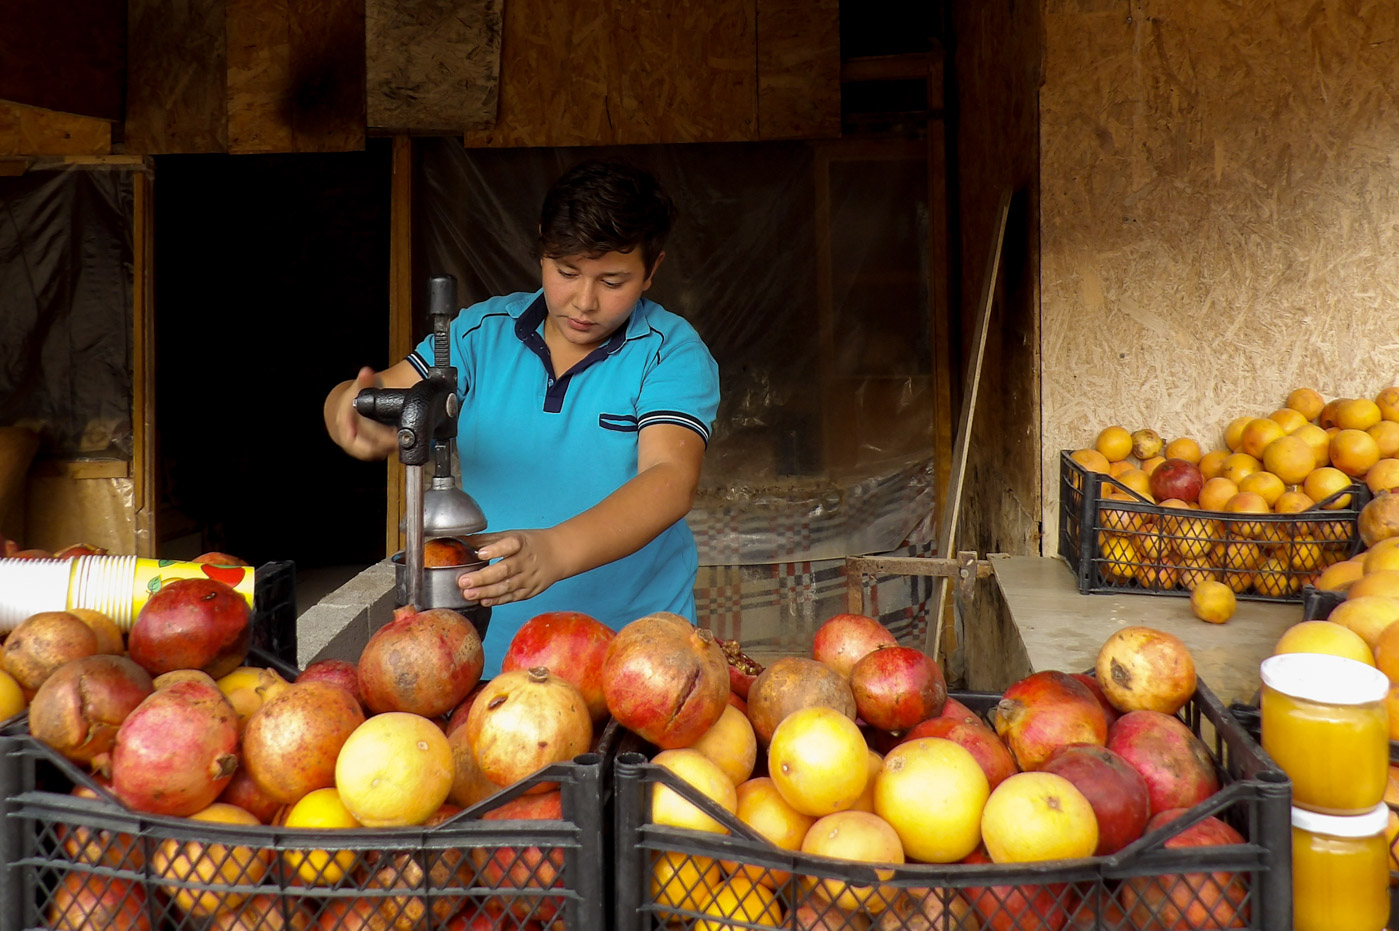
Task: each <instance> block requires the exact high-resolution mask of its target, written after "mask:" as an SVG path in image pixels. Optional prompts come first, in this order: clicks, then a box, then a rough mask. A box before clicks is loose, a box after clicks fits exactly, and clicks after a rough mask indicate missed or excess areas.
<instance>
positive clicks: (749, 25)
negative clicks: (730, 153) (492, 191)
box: [465, 0, 840, 146]
mask: <svg viewBox="0 0 1399 931" xmlns="http://www.w3.org/2000/svg"><path fill="white" fill-rule="evenodd" d="M838 18H839V8H838V4H837V2H836V0H815V2H808V3H803V4H801V5H797V4H796V3H795V0H677V2H673V3H669V4H618V3H614V2H611V0H574V2H570V3H562V2H560V0H510V2H508V3H506V5H505V34H504V37H503V39H502V46H501V88H500V114H499V118H498V119H497V121H496V123H495V125H494V126H493V127H491V128H489V129H486V130H481V131H473V132H467V133H466V137H465V142H466V144H467V145H468V146H527V145H528V146H569V145H606V144H632V143H667V142H732V141H747V140H754V139H778V138H793V137H818V136H823V135H837V134H838V133H839V126H840V124H839V120H840V48H839V28H838V27H839V22H838ZM778 23H780V24H781V25H780V27H779V26H778V25H776V24H778Z"/></svg>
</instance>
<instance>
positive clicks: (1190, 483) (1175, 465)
mask: <svg viewBox="0 0 1399 931" xmlns="http://www.w3.org/2000/svg"><path fill="white" fill-rule="evenodd" d="M1204 485H1205V477H1204V475H1203V474H1201V472H1200V467H1199V466H1197V465H1195V463H1193V462H1191V461H1190V460H1189V459H1167V460H1166V461H1165V462H1163V463H1161V464H1160V465H1158V466H1157V467H1156V468H1154V469H1152V470H1151V475H1150V476H1149V477H1148V478H1147V487H1148V488H1150V489H1151V496H1152V497H1153V498H1155V499H1156V500H1157V501H1165V500H1166V499H1167V498H1179V499H1180V500H1181V501H1184V502H1185V503H1186V504H1194V503H1195V502H1196V501H1197V500H1199V497H1200V489H1201V488H1203V487H1204Z"/></svg>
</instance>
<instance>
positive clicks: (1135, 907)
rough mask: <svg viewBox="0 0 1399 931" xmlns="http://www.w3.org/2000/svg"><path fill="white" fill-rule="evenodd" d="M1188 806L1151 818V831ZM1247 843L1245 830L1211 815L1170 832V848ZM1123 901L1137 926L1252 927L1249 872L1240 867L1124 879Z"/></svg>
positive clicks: (1181, 930) (1183, 929)
mask: <svg viewBox="0 0 1399 931" xmlns="http://www.w3.org/2000/svg"><path fill="white" fill-rule="evenodd" d="M1187 811H1188V809H1184V808H1172V809H1167V810H1165V811H1161V812H1157V813H1156V814H1154V815H1152V816H1151V820H1150V821H1148V822H1147V824H1146V830H1147V832H1151V831H1154V830H1156V829H1157V828H1159V827H1161V826H1162V825H1165V824H1169V823H1171V822H1172V821H1174V820H1176V819H1177V818H1179V817H1181V816H1182V815H1184V814H1186V813H1187ZM1242 843H1244V838H1243V835H1241V834H1240V833H1239V832H1238V831H1236V830H1234V829H1233V828H1231V827H1230V826H1229V825H1227V824H1225V823H1224V822H1223V821H1221V820H1219V819H1218V818H1214V817H1209V818H1205V819H1204V820H1202V821H1199V822H1197V823H1196V824H1193V825H1191V826H1190V827H1188V828H1186V829H1185V830H1183V831H1181V832H1180V833H1179V834H1176V835H1175V836H1174V837H1171V838H1168V839H1167V840H1166V842H1165V846H1166V848H1167V849H1171V850H1176V849H1181V848H1187V847H1213V846H1228V845H1230V844H1242ZM1120 895H1121V900H1122V907H1123V909H1125V910H1126V911H1127V912H1128V913H1129V915H1130V917H1131V919H1132V926H1133V927H1134V928H1141V929H1143V931H1196V929H1207V931H1208V929H1220V928H1246V927H1248V919H1249V912H1248V882H1247V876H1245V875H1240V874H1238V873H1229V872H1214V873H1163V874H1161V875H1159V876H1134V877H1132V878H1130V879H1127V880H1126V881H1124V882H1123V884H1122V888H1121V890H1120Z"/></svg>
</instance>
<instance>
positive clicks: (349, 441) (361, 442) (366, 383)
mask: <svg viewBox="0 0 1399 931" xmlns="http://www.w3.org/2000/svg"><path fill="white" fill-rule="evenodd" d="M382 387H384V382H383V379H381V378H380V377H379V376H378V374H377V373H376V372H375V371H374V370H373V369H372V368H370V367H369V366H367V365H366V366H365V367H364V368H362V369H360V370H359V374H358V375H356V376H355V378H354V381H351V382H346V383H344V385H342V388H343V389H344V391H343V394H342V396H341V397H340V398H339V399H338V400H339V403H338V405H337V410H336V414H335V423H334V430H333V431H332V435H331V438H332V439H333V440H335V442H336V443H337V444H338V445H339V446H340V448H341V449H343V450H345V452H347V453H349V454H350V455H351V456H354V457H355V458H356V459H363V460H365V461H371V462H372V461H375V460H380V459H387V458H388V457H389V455H390V454H391V453H393V452H394V451H395V450H396V449H398V431H397V430H396V429H394V428H393V427H392V426H390V425H388V424H383V423H379V422H378V421H375V420H370V419H369V418H368V417H365V416H363V415H361V414H360V413H359V412H358V411H356V410H355V397H356V396H357V395H358V394H359V393H360V392H361V391H363V390H364V389H365V388H382Z"/></svg>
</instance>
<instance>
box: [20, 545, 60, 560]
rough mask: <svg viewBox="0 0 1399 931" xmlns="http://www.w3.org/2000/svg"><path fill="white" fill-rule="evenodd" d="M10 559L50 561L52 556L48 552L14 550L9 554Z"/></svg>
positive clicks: (32, 549) (34, 549)
mask: <svg viewBox="0 0 1399 931" xmlns="http://www.w3.org/2000/svg"><path fill="white" fill-rule="evenodd" d="M9 558H10V559H52V558H53V554H52V553H50V552H49V551H48V550H41V549H36V548H33V547H31V548H29V549H27V550H15V551H14V552H13V553H11V554H9Z"/></svg>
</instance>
